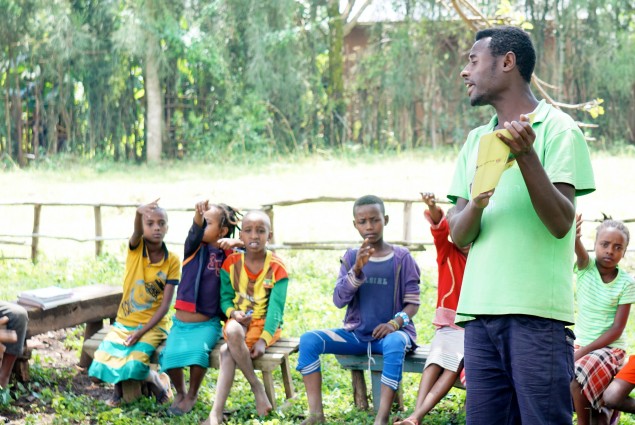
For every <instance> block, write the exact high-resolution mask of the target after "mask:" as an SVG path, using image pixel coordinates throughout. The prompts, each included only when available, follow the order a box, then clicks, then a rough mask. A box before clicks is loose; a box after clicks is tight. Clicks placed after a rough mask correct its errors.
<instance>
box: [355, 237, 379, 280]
mask: <svg viewBox="0 0 635 425" xmlns="http://www.w3.org/2000/svg"><path fill="white" fill-rule="evenodd" d="M374 252H375V248H373V247H372V246H371V245H370V241H369V240H368V238H367V239H364V242H362V246H361V247H359V250H358V251H357V257H356V258H355V265H354V266H353V272H354V273H355V275H360V274H362V268H364V266H365V265H366V263H368V260H369V259H370V257H371V256H372V255H373V253H374Z"/></svg>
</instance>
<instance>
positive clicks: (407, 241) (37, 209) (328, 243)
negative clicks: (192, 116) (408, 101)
mask: <svg viewBox="0 0 635 425" xmlns="http://www.w3.org/2000/svg"><path fill="white" fill-rule="evenodd" d="M355 199H356V198H347V197H330V196H323V197H317V198H307V199H300V200H293V201H280V202H275V203H269V204H265V205H262V206H261V207H260V208H261V209H262V210H264V211H265V212H266V213H267V215H269V218H270V219H271V226H272V231H273V230H274V229H275V227H276V223H275V220H274V219H275V214H274V209H275V210H277V209H279V208H283V207H290V206H297V205H303V204H311V203H352V202H354V201H355ZM383 200H384V202H385V203H400V204H403V226H402V233H401V235H402V239H401V240H397V241H395V240H391V242H392V243H395V244H399V245H404V246H407V247H408V248H409V249H410V250H411V251H423V250H425V247H426V246H428V245H431V244H432V242H431V241H420V242H415V241H413V240H412V233H411V227H412V226H411V224H412V206H413V204H414V203H422V201H421V200H413V199H400V198H383ZM439 203H441V204H448V201H440V202H439ZM18 206H22V207H24V206H32V207H33V230H32V232H31V233H30V234H15V233H14V234H0V238H11V239H10V240H8V239H0V245H2V244H7V245H29V240H30V246H31V260H32V261H36V260H37V256H38V245H39V241H40V239H57V240H70V241H75V242H91V241H92V242H95V256H99V255H101V254H102V252H103V244H104V241H109V240H122V241H123V240H127V239H128V238H127V237H112V236H110V237H109V236H104V234H103V223H102V210H103V209H104V208H137V207H138V205H137V204H110V203H100V204H92V203H81V202H0V207H18ZM43 206H45V207H67V208H68V207H73V208H75V207H83V208H92V209H93V215H94V221H95V235H94V237H90V238H79V237H76V236H66V235H46V234H42V233H40V217H41V214H42V207H43ZM165 209H166V210H167V211H181V212H193V211H194V209H193V208H165ZM585 221H587V222H600V221H602V218H599V219H592V220H588V219H587V220H585ZM622 221H623V222H624V223H633V222H635V218H634V219H625V220H622ZM274 235H275V232H274ZM15 239H22V240H15ZM358 244H359V241H358V240H356V241H333V240H317V241H300V242H298V241H296V242H290V241H287V242H284V241H275V240H272V241H271V242H270V246H271V247H272V248H274V249H311V250H324V249H337V250H341V249H344V248H346V247H349V246H355V245H358ZM631 250H635V249H633V248H632V249H629V251H631ZM7 258H11V257H4V258H3V259H7Z"/></svg>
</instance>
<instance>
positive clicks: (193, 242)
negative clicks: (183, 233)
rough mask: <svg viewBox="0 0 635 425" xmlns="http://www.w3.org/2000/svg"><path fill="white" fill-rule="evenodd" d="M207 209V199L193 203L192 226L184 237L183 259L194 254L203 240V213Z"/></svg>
mask: <svg viewBox="0 0 635 425" xmlns="http://www.w3.org/2000/svg"><path fill="white" fill-rule="evenodd" d="M208 209H209V201H207V200H205V201H201V202H197V203H196V205H194V219H193V220H192V226H191V227H190V231H189V232H188V234H187V238H185V246H184V249H183V254H184V255H183V261H185V259H187V258H189V257H190V256H191V255H192V254H194V253H195V252H196V250H197V249H198V247H199V246H200V245H201V242H203V234H204V233H205V228H204V226H203V224H204V221H203V214H204V213H205V211H207V210H208Z"/></svg>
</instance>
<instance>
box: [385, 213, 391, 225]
mask: <svg viewBox="0 0 635 425" xmlns="http://www.w3.org/2000/svg"><path fill="white" fill-rule="evenodd" d="M388 219H390V217H388V215H385V216H384V226H385V225H387V224H388Z"/></svg>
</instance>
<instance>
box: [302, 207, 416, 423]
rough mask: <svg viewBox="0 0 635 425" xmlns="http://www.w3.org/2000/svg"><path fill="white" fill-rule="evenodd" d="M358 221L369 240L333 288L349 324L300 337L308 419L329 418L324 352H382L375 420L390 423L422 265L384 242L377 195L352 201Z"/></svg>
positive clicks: (348, 258) (345, 262)
mask: <svg viewBox="0 0 635 425" xmlns="http://www.w3.org/2000/svg"><path fill="white" fill-rule="evenodd" d="M353 217H354V221H353V225H354V226H355V228H356V229H357V231H358V232H359V234H360V236H361V237H362V239H363V240H364V241H363V242H362V245H361V246H360V247H359V248H358V249H348V250H347V251H346V253H345V254H344V257H343V258H342V260H341V266H340V272H339V276H338V279H337V282H336V284H335V290H334V292H333V302H334V303H335V305H336V306H337V307H338V308H342V307H346V315H345V317H344V327H343V328H342V329H326V330H317V331H310V332H307V333H305V334H304V335H302V337H301V338H300V354H299V358H298V366H297V370H298V371H300V373H302V375H303V379H304V385H305V387H306V393H307V399H308V402H309V417H308V418H307V419H306V420H305V421H304V422H302V423H303V424H305V425H306V424H317V423H325V422H326V419H325V417H324V410H323V406H322V373H321V370H320V354H324V353H332V354H352V355H360V354H366V353H368V356H369V358H371V353H377V354H383V360H384V369H383V371H382V376H381V396H380V402H379V407H378V411H377V416H376V417H375V425H379V424H382V425H383V424H387V423H388V420H389V415H390V407H391V405H392V401H393V399H394V396H395V391H396V390H397V388H398V387H399V382H400V381H401V376H402V369H403V361H404V355H405V353H406V352H408V351H410V350H413V349H414V348H415V341H416V331H415V327H414V324H413V323H412V317H413V316H414V315H415V314H416V313H417V311H418V310H419V304H420V302H419V277H420V272H419V267H418V266H417V263H416V262H415V260H414V258H412V255H410V252H409V251H408V250H407V249H406V248H403V247H400V246H396V245H390V244H388V243H386V242H385V241H384V226H385V225H386V224H388V216H387V215H386V213H385V209H384V202H383V201H382V200H381V199H380V198H378V197H376V196H372V195H367V196H363V197H361V198H359V199H358V200H356V201H355V204H354V205H353Z"/></svg>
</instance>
